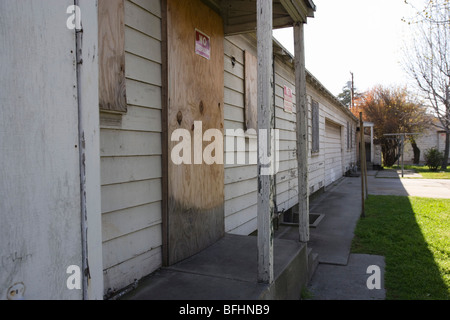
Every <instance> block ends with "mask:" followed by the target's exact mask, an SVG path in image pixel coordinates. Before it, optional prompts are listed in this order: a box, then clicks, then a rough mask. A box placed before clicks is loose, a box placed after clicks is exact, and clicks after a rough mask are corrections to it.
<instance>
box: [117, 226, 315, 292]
mask: <svg viewBox="0 0 450 320" xmlns="http://www.w3.org/2000/svg"><path fill="white" fill-rule="evenodd" d="M256 252H257V238H256V237H252V236H248V237H247V236H237V235H230V234H227V235H225V237H224V238H223V239H221V240H219V241H218V242H217V243H216V244H214V245H212V246H211V247H209V248H207V249H205V250H204V251H202V252H200V253H198V254H196V255H195V256H193V257H191V258H188V259H186V260H184V261H182V262H179V263H177V264H176V265H174V266H171V267H168V268H162V269H161V270H159V271H157V272H155V273H154V274H153V275H151V276H149V277H147V278H146V279H143V280H142V281H140V282H139V285H138V287H137V288H136V289H135V290H133V291H131V292H130V293H128V294H126V295H123V296H122V297H121V299H123V300H299V299H300V296H301V291H302V289H303V288H305V287H306V286H307V282H308V254H307V245H306V244H302V243H300V242H298V241H292V240H286V239H274V282H273V283H272V284H271V285H268V284H261V283H258V279H257V270H258V262H257V254H256Z"/></svg>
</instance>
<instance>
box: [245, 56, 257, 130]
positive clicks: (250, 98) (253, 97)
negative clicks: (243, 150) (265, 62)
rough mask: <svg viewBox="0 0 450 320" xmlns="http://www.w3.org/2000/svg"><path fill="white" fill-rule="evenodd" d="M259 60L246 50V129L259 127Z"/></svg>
mask: <svg viewBox="0 0 450 320" xmlns="http://www.w3.org/2000/svg"><path fill="white" fill-rule="evenodd" d="M257 71H258V60H257V58H256V57H255V56H254V55H252V54H251V53H250V52H249V51H245V129H246V130H249V129H254V130H256V129H258V108H257V104H258V75H257Z"/></svg>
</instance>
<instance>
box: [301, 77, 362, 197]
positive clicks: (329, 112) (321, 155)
mask: <svg viewBox="0 0 450 320" xmlns="http://www.w3.org/2000/svg"><path fill="white" fill-rule="evenodd" d="M307 94H308V106H309V109H310V110H309V119H308V126H309V143H310V144H311V142H312V128H311V125H312V122H311V108H312V107H311V103H312V100H314V101H316V102H318V103H319V128H320V131H319V132H320V136H319V140H320V151H319V152H318V153H314V154H312V155H311V154H310V159H309V185H310V192H312V193H313V192H316V191H318V190H320V189H321V188H324V187H327V186H329V185H330V184H331V182H333V181H335V180H338V179H340V178H341V177H342V176H343V174H344V173H345V171H347V170H349V169H350V168H351V166H352V164H355V163H356V142H355V141H356V140H355V139H356V127H357V125H358V123H357V119H356V118H354V117H352V116H350V115H349V114H348V113H347V112H344V109H343V107H342V106H341V105H338V104H337V103H336V102H335V101H332V99H330V98H329V97H327V95H326V94H324V93H323V92H322V90H318V89H317V87H316V86H315V85H313V84H312V83H309V82H308V83H307ZM326 119H329V120H330V121H332V122H333V123H334V124H335V126H336V125H337V126H340V137H339V138H337V137H335V139H334V144H331V145H330V141H329V139H328V140H327V135H326V122H327V121H326ZM347 123H349V125H351V126H352V127H353V136H352V137H351V138H352V140H353V144H352V145H353V148H347V143H346V142H347V129H346V126H347ZM329 129H330V128H329ZM336 130H337V129H336V128H335V130H334V132H335V135H336V136H337V132H336ZM336 145H340V146H339V151H338V150H337V147H336ZM330 148H331V150H330ZM333 150H334V151H333ZM341 150H342V153H341ZM333 159H334V160H333ZM339 162H340V166H341V169H340V170H334V171H332V169H333V168H338V166H339V164H338V163H339Z"/></svg>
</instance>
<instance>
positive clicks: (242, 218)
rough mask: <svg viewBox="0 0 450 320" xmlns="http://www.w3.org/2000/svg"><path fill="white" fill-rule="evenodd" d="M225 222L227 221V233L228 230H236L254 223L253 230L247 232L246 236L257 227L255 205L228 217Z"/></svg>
mask: <svg viewBox="0 0 450 320" xmlns="http://www.w3.org/2000/svg"><path fill="white" fill-rule="evenodd" d="M226 221H227V226H226V229H227V230H228V231H227V232H229V231H230V230H236V229H237V228H241V227H242V226H243V225H245V224H246V223H248V222H250V221H254V223H253V226H254V229H252V230H249V232H248V233H247V234H246V235H248V234H249V233H251V232H253V231H255V230H256V227H257V206H256V204H255V205H253V206H250V207H248V208H245V209H243V210H240V211H238V212H236V213H234V214H232V215H230V216H228V217H227V220H226ZM233 233H235V232H233Z"/></svg>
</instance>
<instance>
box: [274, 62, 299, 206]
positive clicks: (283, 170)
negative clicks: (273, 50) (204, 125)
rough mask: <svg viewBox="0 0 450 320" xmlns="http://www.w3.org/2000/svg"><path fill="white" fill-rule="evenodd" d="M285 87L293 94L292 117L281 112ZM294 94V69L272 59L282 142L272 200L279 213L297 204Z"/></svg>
mask: <svg viewBox="0 0 450 320" xmlns="http://www.w3.org/2000/svg"><path fill="white" fill-rule="evenodd" d="M285 86H286V87H289V88H290V89H291V90H292V92H293V99H292V100H293V109H294V112H293V113H290V112H286V111H285V110H284V87H285ZM295 91H296V90H295V73H294V69H293V68H292V66H289V65H287V64H285V63H283V62H282V61H281V60H279V59H275V128H276V129H278V130H280V140H281V141H280V152H279V161H280V162H279V170H278V172H277V175H276V197H275V200H276V202H277V209H278V211H282V210H288V209H290V208H292V207H293V206H294V205H296V204H297V203H298V169H297V167H298V163H297V151H296V150H297V147H296V146H297V133H296V130H297V122H296V114H295V110H296V106H295V101H296V99H295ZM282 142H284V143H282Z"/></svg>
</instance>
